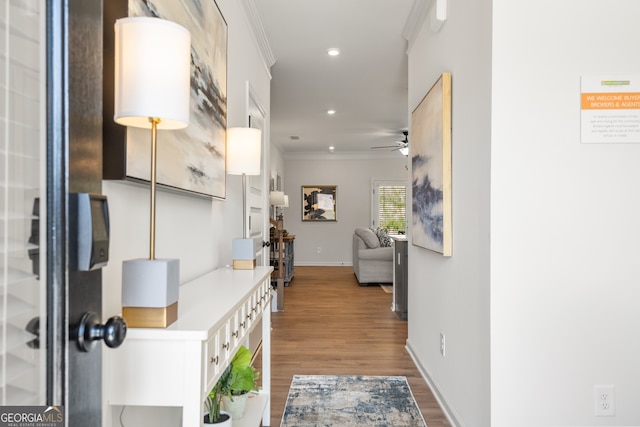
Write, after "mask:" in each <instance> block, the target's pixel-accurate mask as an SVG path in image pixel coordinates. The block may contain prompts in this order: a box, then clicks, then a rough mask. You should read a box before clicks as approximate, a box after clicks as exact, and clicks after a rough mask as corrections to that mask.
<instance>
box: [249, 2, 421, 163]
mask: <svg viewBox="0 0 640 427" xmlns="http://www.w3.org/2000/svg"><path fill="white" fill-rule="evenodd" d="M255 4H256V7H257V9H258V13H259V15H260V19H261V20H262V24H263V26H264V30H265V33H266V36H267V39H268V41H269V44H270V47H271V50H272V52H273V56H274V57H275V61H276V62H275V64H274V65H273V67H272V68H271V72H272V83H271V142H272V143H273V144H275V145H276V146H277V147H279V148H280V150H281V151H282V152H283V154H289V153H311V152H315V153H328V152H329V146H334V147H335V151H334V153H336V154H338V153H353V152H361V153H362V152H367V154H373V153H375V155H389V156H394V157H396V156H401V154H400V153H399V152H398V151H391V150H390V149H377V150H372V149H371V148H370V147H372V146H386V145H394V144H395V141H396V140H402V139H403V138H404V136H403V134H402V131H403V130H407V129H408V112H407V54H406V51H407V41H406V39H405V38H404V37H403V35H402V32H403V28H404V26H405V23H406V22H407V18H408V16H409V12H410V10H411V6H412V4H413V0H346V1H345V0H322V1H321V0H256V2H255ZM329 48H338V49H340V55H338V56H329V55H328V54H327V50H328V49H329ZM328 110H335V114H333V115H329V114H327V111H328ZM296 137H297V138H299V139H295V138H296Z"/></svg>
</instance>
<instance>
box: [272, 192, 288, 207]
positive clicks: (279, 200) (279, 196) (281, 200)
mask: <svg viewBox="0 0 640 427" xmlns="http://www.w3.org/2000/svg"><path fill="white" fill-rule="evenodd" d="M285 197H286V196H285V195H284V191H272V192H270V193H269V204H270V205H272V206H284V204H285V201H286V199H285Z"/></svg>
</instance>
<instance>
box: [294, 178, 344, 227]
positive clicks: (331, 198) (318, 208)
mask: <svg viewBox="0 0 640 427" xmlns="http://www.w3.org/2000/svg"><path fill="white" fill-rule="evenodd" d="M336 192H337V186H335V185H303V186H302V220H303V221H336V219H337V217H336V206H337V197H336Z"/></svg>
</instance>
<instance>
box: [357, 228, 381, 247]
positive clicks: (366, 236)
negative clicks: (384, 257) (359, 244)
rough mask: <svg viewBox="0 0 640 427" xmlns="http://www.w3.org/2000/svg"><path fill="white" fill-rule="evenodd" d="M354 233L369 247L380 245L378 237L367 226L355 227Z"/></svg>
mask: <svg viewBox="0 0 640 427" xmlns="http://www.w3.org/2000/svg"><path fill="white" fill-rule="evenodd" d="M356 234H357V235H358V237H360V238H361V239H362V240H364V244H365V245H367V247H368V248H369V249H375V248H378V247H380V239H378V236H376V234H375V233H374V232H373V231H371V230H369V229H368V228H364V227H358V228H356Z"/></svg>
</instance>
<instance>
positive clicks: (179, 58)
mask: <svg viewBox="0 0 640 427" xmlns="http://www.w3.org/2000/svg"><path fill="white" fill-rule="evenodd" d="M190 72H191V35H190V34H189V31H188V30H187V29H186V28H184V27H182V26H180V25H178V24H176V23H174V22H171V21H167V20H165V19H160V18H150V17H129V18H123V19H118V20H117V21H116V23H115V106H114V110H115V113H114V120H115V122H116V123H118V124H121V125H124V126H133V127H139V128H151V122H150V121H149V118H150V117H154V118H159V119H160V122H159V123H158V124H157V128H158V129H181V128H184V127H186V126H187V125H188V124H189V97H190V94H191V91H190Z"/></svg>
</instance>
